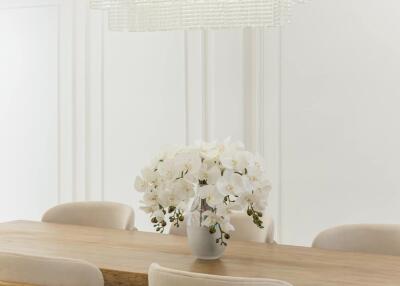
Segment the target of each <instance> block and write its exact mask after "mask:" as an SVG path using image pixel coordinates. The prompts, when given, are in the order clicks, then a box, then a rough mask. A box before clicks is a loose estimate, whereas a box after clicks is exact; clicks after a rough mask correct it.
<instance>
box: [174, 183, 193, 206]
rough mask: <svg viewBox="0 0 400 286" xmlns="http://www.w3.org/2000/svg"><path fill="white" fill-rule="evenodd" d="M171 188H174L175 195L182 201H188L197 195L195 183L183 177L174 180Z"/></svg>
mask: <svg viewBox="0 0 400 286" xmlns="http://www.w3.org/2000/svg"><path fill="white" fill-rule="evenodd" d="M170 189H173V190H174V193H175V195H176V196H177V197H178V198H179V199H180V200H182V201H187V200H189V199H190V198H193V197H194V195H195V192H194V186H193V184H191V183H188V182H187V181H185V180H183V179H180V180H177V181H175V182H173V183H172V184H171V186H170Z"/></svg>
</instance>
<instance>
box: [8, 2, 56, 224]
mask: <svg viewBox="0 0 400 286" xmlns="http://www.w3.org/2000/svg"><path fill="white" fill-rule="evenodd" d="M58 34H59V7H58V3H57V1H2V2H0V35H1V44H0V63H1V64H0V78H1V80H0V130H1V137H0V138H1V140H0V141H1V142H0V146H1V148H0V158H1V160H0V174H1V175H0V221H6V220H10V219H21V218H25V217H28V218H35V219H38V218H39V217H40V215H41V213H42V211H43V210H44V209H46V208H47V207H49V206H51V205H54V204H56V203H57V202H58V199H59V197H58V186H59V173H58V170H59V168H58V166H59V164H60V161H59V156H58V154H59V138H58V130H59V129H58V124H59V95H60V93H59V80H58V79H59V65H58V58H59V49H58V47H59V42H58Z"/></svg>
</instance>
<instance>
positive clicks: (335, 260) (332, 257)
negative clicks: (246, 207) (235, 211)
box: [0, 221, 400, 286]
mask: <svg viewBox="0 0 400 286" xmlns="http://www.w3.org/2000/svg"><path fill="white" fill-rule="evenodd" d="M0 251H3V252H16V253H23V254H30V255H40V256H57V257H67V258H76V259H82V260H86V261H88V262H91V263H92V264H94V265H96V266H98V267H99V268H100V269H101V271H102V272H103V275H104V279H105V285H113V286H114V285H115V286H116V285H118V286H122V285H137V286H144V285H147V271H148V268H149V266H150V264H151V263H153V262H156V263H158V264H160V265H162V266H165V267H169V268H174V269H179V270H184V271H193V272H201V273H208V274H216V275H229V276H243V277H266V278H274V279H280V280H285V281H287V282H290V283H292V284H293V285H294V286H346V285H349V286H378V285H379V286H399V285H400V257H396V256H384V255H372V254H362V253H350V252H339V251H328V250H320V249H313V248H308V247H298V246H288V245H279V244H265V243H255V242H239V241H230V242H229V245H228V247H227V248H226V251H225V254H224V256H223V257H222V258H221V259H219V260H214V261H202V260H198V259H196V258H195V257H193V256H192V255H191V253H190V249H189V248H188V244H187V240H186V238H185V237H180V236H173V235H162V234H157V233H149V232H141V231H123V230H114V229H102V228H95V227H85V226H75V225H61V224H50V223H41V222H32V221H14V222H8V223H1V224H0Z"/></svg>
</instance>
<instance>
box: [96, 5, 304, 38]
mask: <svg viewBox="0 0 400 286" xmlns="http://www.w3.org/2000/svg"><path fill="white" fill-rule="evenodd" d="M298 2H303V1H302V0H90V5H91V8H93V9H102V10H106V11H107V12H108V22H109V29H110V30H112V31H137V32H139V31H168V30H192V29H223V28H242V27H266V28H268V27H279V26H282V25H283V24H285V23H287V22H288V20H289V16H290V12H291V7H292V6H293V4H295V3H298Z"/></svg>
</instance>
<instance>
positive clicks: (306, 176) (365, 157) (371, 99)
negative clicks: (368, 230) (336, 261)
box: [277, 0, 400, 245]
mask: <svg viewBox="0 0 400 286" xmlns="http://www.w3.org/2000/svg"><path fill="white" fill-rule="evenodd" d="M399 11H400V3H399V1H396V0H387V1H379V0H323V1H309V2H308V3H307V4H306V5H300V6H298V7H297V8H296V11H294V12H295V13H294V17H293V20H292V23H291V25H288V26H286V27H285V28H284V29H283V30H282V41H281V69H282V70H281V75H282V77H281V89H282V90H281V98H280V104H279V105H277V106H279V111H280V116H279V117H280V129H279V133H280V134H281V136H280V149H281V152H280V153H281V160H280V164H281V171H282V172H281V174H280V177H281V183H282V185H281V190H282V200H281V214H282V224H281V233H282V236H281V238H282V242H284V243H289V244H300V245H309V244H310V243H311V241H312V239H313V238H314V236H315V235H316V234H317V233H318V232H319V231H321V230H323V229H324V228H327V227H331V226H334V225H338V224H346V223H367V222H370V223H396V224H398V223H399V222H400V220H399V217H400V210H399V207H398V206H399V204H398V202H399V199H400V192H399V190H400V181H399V179H398V178H399V176H398V169H399V162H400V152H399V146H400V124H399V122H400V113H399V112H398V106H399V105H400V97H399V95H400V85H399V74H400V49H399V47H400V17H399Z"/></svg>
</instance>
